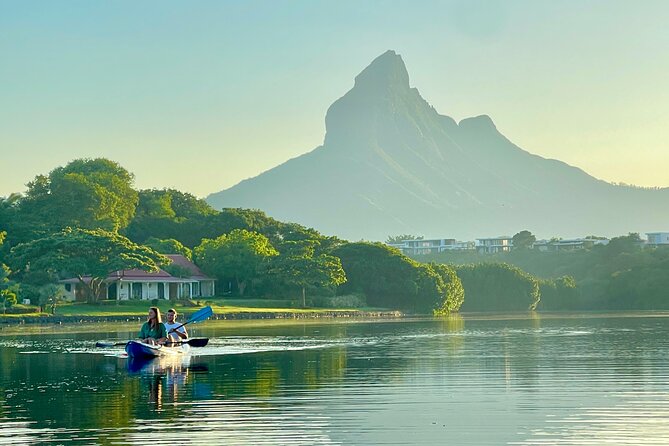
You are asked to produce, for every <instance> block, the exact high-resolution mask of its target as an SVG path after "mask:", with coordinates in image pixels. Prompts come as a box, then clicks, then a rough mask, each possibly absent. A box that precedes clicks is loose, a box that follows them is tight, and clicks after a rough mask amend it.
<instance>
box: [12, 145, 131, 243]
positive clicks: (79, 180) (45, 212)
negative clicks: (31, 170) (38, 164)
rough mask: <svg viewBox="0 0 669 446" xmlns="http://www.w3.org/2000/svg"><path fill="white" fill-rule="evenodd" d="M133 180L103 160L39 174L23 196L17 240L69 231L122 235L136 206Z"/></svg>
mask: <svg viewBox="0 0 669 446" xmlns="http://www.w3.org/2000/svg"><path fill="white" fill-rule="evenodd" d="M132 183H133V175H132V174H131V173H129V172H128V171H127V170H125V169H124V168H123V167H121V166H120V165H119V164H118V163H116V162H114V161H110V160H107V159H104V158H96V159H77V160H74V161H72V162H70V163H69V164H67V165H66V166H64V167H58V168H56V169H54V170H53V171H51V172H50V173H49V175H48V176H45V175H38V176H37V177H36V178H35V179H34V180H33V181H31V182H30V183H28V191H27V192H26V194H25V196H23V197H21V198H20V200H19V205H18V218H17V221H16V226H17V228H16V232H17V234H18V235H17V239H18V240H17V241H19V242H27V241H30V240H33V239H36V238H41V237H44V236H46V235H48V234H50V233H52V232H56V231H59V230H61V229H63V228H65V227H77V228H85V229H97V228H101V229H105V230H108V231H118V230H120V229H123V228H125V227H126V226H127V225H128V224H129V223H130V220H131V219H132V217H133V215H134V213H135V208H136V206H137V192H136V191H135V190H134V189H133V187H132Z"/></svg>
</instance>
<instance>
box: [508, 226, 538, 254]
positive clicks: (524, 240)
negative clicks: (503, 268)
mask: <svg viewBox="0 0 669 446" xmlns="http://www.w3.org/2000/svg"><path fill="white" fill-rule="evenodd" d="M512 241H513V249H531V248H532V246H534V242H536V241H537V238H536V237H535V236H534V234H532V233H531V232H530V231H527V230H525V231H520V232H519V233H517V234H516V235H514V236H513V239H512Z"/></svg>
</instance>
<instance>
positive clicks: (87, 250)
mask: <svg viewBox="0 0 669 446" xmlns="http://www.w3.org/2000/svg"><path fill="white" fill-rule="evenodd" d="M9 261H10V265H11V266H12V267H13V269H14V270H15V271H17V274H18V275H19V276H20V277H30V276H33V275H35V274H39V275H40V276H41V277H44V278H48V279H49V280H53V281H55V280H57V279H59V278H66V277H76V278H77V279H79V283H80V285H81V286H82V287H83V289H84V290H86V296H87V299H88V300H89V301H95V300H97V299H98V298H99V297H100V296H101V294H102V293H101V291H102V290H103V285H104V281H105V279H106V278H107V277H108V276H109V274H111V273H113V272H114V271H119V270H124V269H135V268H136V269H142V270H144V271H158V268H159V267H160V265H163V264H168V263H169V262H170V260H169V259H168V258H167V257H165V256H163V255H162V254H158V253H157V252H155V251H154V250H152V249H151V248H148V247H145V246H141V245H137V244H135V243H133V242H131V241H130V240H128V239H127V238H125V237H123V236H122V235H119V234H118V233H115V232H110V231H105V230H102V229H96V230H88V229H73V228H65V229H64V230H62V231H60V232H57V233H54V234H52V235H50V236H48V237H44V238H41V239H37V240H33V241H31V242H28V243H23V244H20V245H18V246H15V247H14V248H12V251H11V254H10V257H9ZM42 282H43V283H42V284H44V282H45V280H42Z"/></svg>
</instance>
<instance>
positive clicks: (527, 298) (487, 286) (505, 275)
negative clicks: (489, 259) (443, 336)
mask: <svg viewBox="0 0 669 446" xmlns="http://www.w3.org/2000/svg"><path fill="white" fill-rule="evenodd" d="M457 273H458V277H459V278H460V280H461V281H462V286H463V287H464V289H465V300H464V302H463V304H462V309H463V311H527V310H535V309H536V307H537V305H538V304H539V300H540V298H541V292H540V290H539V281H538V280H537V279H536V278H535V277H533V276H531V275H530V274H528V273H526V272H525V271H523V270H521V269H520V268H518V267H515V266H511V265H508V264H506V263H479V264H474V265H460V266H458V267H457Z"/></svg>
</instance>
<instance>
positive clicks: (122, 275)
mask: <svg viewBox="0 0 669 446" xmlns="http://www.w3.org/2000/svg"><path fill="white" fill-rule="evenodd" d="M167 257H169V258H170V259H172V263H171V264H172V265H176V266H180V267H181V268H184V269H186V270H188V271H190V272H191V274H192V275H191V276H190V277H189V278H188V279H194V280H212V279H211V278H210V277H207V276H206V275H205V274H204V273H203V272H202V271H200V268H198V267H197V265H195V264H194V263H193V262H191V261H190V260H188V259H187V258H186V257H184V256H182V255H181V254H167ZM117 279H124V280H137V281H163V282H184V281H186V280H187V279H184V278H179V277H174V276H172V275H171V274H169V273H168V272H167V271H164V270H162V269H160V270H158V271H156V272H148V271H143V270H141V269H124V270H122V271H115V272H113V273H111V274H109V276H107V280H117ZM90 280H91V278H90V276H86V277H84V281H85V282H89V281H90ZM78 281H79V280H78V279H76V278H73V279H65V280H61V281H60V282H61V283H71V282H78Z"/></svg>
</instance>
